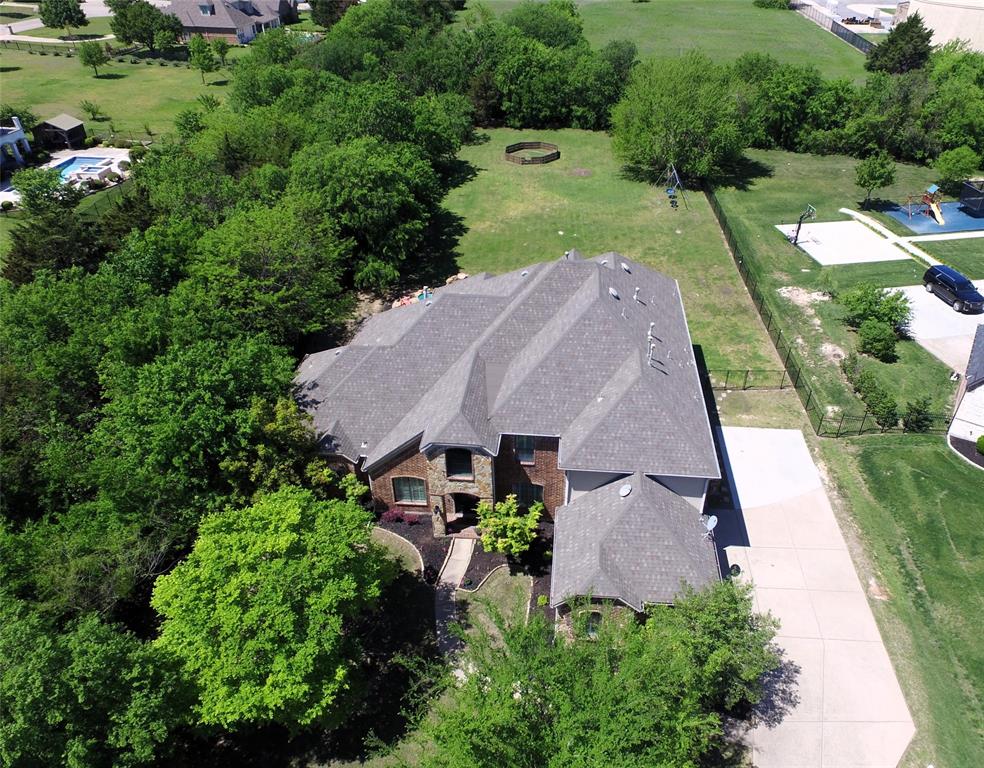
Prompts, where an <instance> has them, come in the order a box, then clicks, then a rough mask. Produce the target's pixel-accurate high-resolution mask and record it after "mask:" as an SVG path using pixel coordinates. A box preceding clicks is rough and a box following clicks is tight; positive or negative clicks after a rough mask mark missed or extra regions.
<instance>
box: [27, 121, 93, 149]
mask: <svg viewBox="0 0 984 768" xmlns="http://www.w3.org/2000/svg"><path fill="white" fill-rule="evenodd" d="M34 140H35V141H36V142H37V143H38V144H40V145H41V146H43V147H45V148H46V149H78V148H79V147H81V146H82V144H83V143H84V142H85V125H84V124H83V123H82V121H81V120H79V119H78V118H77V117H72V116H71V115H66V114H65V113H62V114H60V115H55V117H49V118H48V119H47V120H42V121H41V122H40V123H38V124H37V125H36V126H34Z"/></svg>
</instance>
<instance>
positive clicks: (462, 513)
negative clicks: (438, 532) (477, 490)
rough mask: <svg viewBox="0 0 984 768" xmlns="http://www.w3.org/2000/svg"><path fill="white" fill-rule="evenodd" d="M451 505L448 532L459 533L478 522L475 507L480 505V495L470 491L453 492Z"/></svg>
mask: <svg viewBox="0 0 984 768" xmlns="http://www.w3.org/2000/svg"><path fill="white" fill-rule="evenodd" d="M451 506H452V507H453V508H452V509H451V510H449V514H448V525H447V530H448V533H459V532H461V531H463V530H464V529H466V528H470V527H472V526H474V525H475V524H476V523H478V515H477V514H476V511H475V508H476V507H477V506H478V496H473V495H472V494H470V493H452V494H451Z"/></svg>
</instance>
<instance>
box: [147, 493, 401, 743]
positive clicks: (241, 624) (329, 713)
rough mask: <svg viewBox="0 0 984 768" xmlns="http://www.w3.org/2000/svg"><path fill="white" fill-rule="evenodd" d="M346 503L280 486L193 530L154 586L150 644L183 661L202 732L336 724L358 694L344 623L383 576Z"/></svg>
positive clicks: (355, 650) (352, 642)
mask: <svg viewBox="0 0 984 768" xmlns="http://www.w3.org/2000/svg"><path fill="white" fill-rule="evenodd" d="M369 528H370V518H369V515H368V514H367V513H366V512H365V511H364V510H363V509H362V508H361V507H360V506H359V505H358V504H357V503H356V502H355V501H354V500H352V499H351V498H349V499H346V500H334V501H318V500H317V499H316V498H315V497H314V496H313V495H312V494H311V493H310V492H308V491H304V490H301V489H298V488H284V489H282V490H280V491H278V492H276V493H272V494H270V495H267V496H264V497H262V498H261V499H259V500H258V501H257V502H256V503H255V504H254V505H253V506H252V507H249V508H247V509H228V510H226V511H223V512H219V513H216V514H215V515H213V516H211V517H209V518H207V519H206V520H204V521H203V522H202V525H201V527H200V529H199V534H198V538H197V540H196V541H195V545H194V548H193V550H192V552H191V554H190V555H189V556H188V559H187V560H186V561H185V562H183V563H181V564H180V565H178V567H177V568H175V569H174V571H172V572H171V573H170V574H168V575H167V576H164V577H162V578H160V579H158V581H157V585H156V586H155V588H154V596H153V600H152V603H153V606H154V607H155V608H156V609H157V610H158V611H159V612H160V613H161V615H162V616H163V619H164V621H163V624H162V626H161V635H160V639H159V640H158V643H157V645H158V646H159V647H160V648H161V649H163V650H166V651H168V652H170V653H173V654H175V655H176V656H177V657H179V658H181V659H182V661H183V663H184V667H185V669H186V670H187V672H188V673H189V675H190V676H191V677H192V679H193V680H194V681H195V683H196V684H197V687H198V692H199V704H198V716H199V718H200V720H201V721H202V722H203V723H207V724H218V725H222V726H226V727H234V726H236V725H240V724H243V723H265V722H277V723H281V724H283V725H285V726H287V727H289V728H297V727H300V726H304V725H307V724H310V723H316V722H317V723H331V722H335V723H337V722H339V721H340V720H341V719H343V718H344V717H345V714H346V711H347V706H348V705H349V704H350V703H351V700H352V696H353V693H354V689H355V688H356V687H357V680H356V679H355V667H356V665H357V663H358V661H359V646H358V640H357V638H355V637H354V636H353V635H352V634H351V632H350V631H349V630H350V627H351V624H352V622H353V621H354V620H356V619H357V618H359V617H360V616H361V615H363V614H364V613H365V612H366V611H368V610H370V609H371V608H372V606H373V604H374V603H375V601H376V600H377V598H378V597H379V595H380V592H381V589H382V587H383V585H384V584H385V583H386V581H387V580H388V579H390V578H391V577H392V575H393V573H392V566H391V565H390V564H389V563H388V562H387V561H386V560H385V558H384V557H383V556H382V554H381V553H380V552H379V551H377V550H376V548H375V546H374V545H373V544H372V542H371V541H370V537H369Z"/></svg>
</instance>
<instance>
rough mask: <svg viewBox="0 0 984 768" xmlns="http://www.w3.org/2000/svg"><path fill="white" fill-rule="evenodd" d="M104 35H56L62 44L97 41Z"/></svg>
mask: <svg viewBox="0 0 984 768" xmlns="http://www.w3.org/2000/svg"><path fill="white" fill-rule="evenodd" d="M102 37H105V35H58V39H59V40H61V41H62V42H63V43H84V42H85V41H86V40H98V39H100V38H102Z"/></svg>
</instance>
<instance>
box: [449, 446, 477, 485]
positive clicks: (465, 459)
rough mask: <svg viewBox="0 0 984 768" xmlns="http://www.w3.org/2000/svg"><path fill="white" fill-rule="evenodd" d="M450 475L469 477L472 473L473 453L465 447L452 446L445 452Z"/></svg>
mask: <svg viewBox="0 0 984 768" xmlns="http://www.w3.org/2000/svg"><path fill="white" fill-rule="evenodd" d="M444 461H445V462H446V465H447V470H448V477H467V478H471V477H472V476H473V475H472V454H471V451H468V450H465V449H464V448H451V449H449V450H448V451H447V452H446V453H445V454H444Z"/></svg>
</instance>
